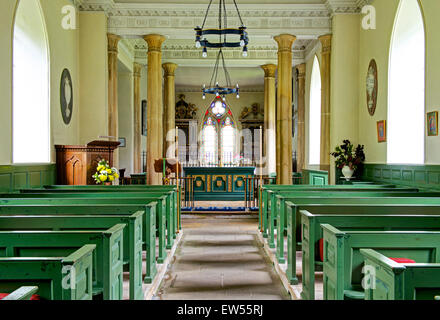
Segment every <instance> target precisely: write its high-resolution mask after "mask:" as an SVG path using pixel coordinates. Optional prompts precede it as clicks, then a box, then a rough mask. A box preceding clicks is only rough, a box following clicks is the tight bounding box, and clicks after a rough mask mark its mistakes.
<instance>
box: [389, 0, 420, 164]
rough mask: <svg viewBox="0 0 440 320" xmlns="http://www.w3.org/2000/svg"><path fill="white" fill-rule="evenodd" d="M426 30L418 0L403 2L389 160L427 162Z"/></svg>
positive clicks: (394, 55)
mask: <svg viewBox="0 0 440 320" xmlns="http://www.w3.org/2000/svg"><path fill="white" fill-rule="evenodd" d="M424 119H425V30H424V22H423V16H422V12H421V10H420V7H419V4H418V1H417V0H401V1H400V4H399V8H398V11H397V15H396V20H395V23H394V30H393V35H392V39H391V49H390V60H389V77H388V130H387V131H388V139H387V140H388V143H387V161H388V163H394V164H397V163H399V164H423V163H424V161H425V145H424V134H425V128H424V123H425V121H424Z"/></svg>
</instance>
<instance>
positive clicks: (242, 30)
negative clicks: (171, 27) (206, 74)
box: [194, 0, 249, 58]
mask: <svg viewBox="0 0 440 320" xmlns="http://www.w3.org/2000/svg"><path fill="white" fill-rule="evenodd" d="M225 1H226V0H220V1H219V14H218V29H205V24H206V20H207V18H208V14H209V9H210V8H211V5H212V2H213V0H210V1H209V5H208V9H207V10H206V14H205V18H204V20H203V24H202V26H201V27H200V26H198V27H196V28H195V29H194V30H195V31H196V47H197V48H201V47H203V55H202V56H203V57H204V58H206V57H207V56H208V49H207V48H239V47H242V48H243V56H244V57H247V54H248V48H247V45H248V44H249V38H248V34H247V32H246V27H245V25H244V23H243V20H242V18H241V15H240V11H239V10H238V6H237V3H236V1H235V0H233V2H234V5H235V9H236V10H237V15H238V18H239V19H240V23H241V26H240V27H239V28H235V29H234V28H228V17H227V13H226V3H225ZM209 35H218V36H219V38H220V39H219V41H218V42H210V41H208V40H207V39H206V37H205V36H209ZM228 35H229V36H235V37H237V38H238V36H239V37H240V40H239V41H235V42H231V41H228V39H227V38H228ZM202 37H203V39H202ZM237 40H238V39H237Z"/></svg>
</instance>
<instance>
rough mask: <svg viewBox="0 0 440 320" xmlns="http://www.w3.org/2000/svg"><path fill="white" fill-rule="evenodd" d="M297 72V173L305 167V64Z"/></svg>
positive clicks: (298, 67) (299, 66)
mask: <svg viewBox="0 0 440 320" xmlns="http://www.w3.org/2000/svg"><path fill="white" fill-rule="evenodd" d="M296 69H297V70H298V143H297V149H298V151H297V168H298V172H300V171H302V170H303V169H304V167H305V157H306V142H305V138H306V130H305V108H306V107H305V94H306V64H305V63H303V64H300V65H298V66H296Z"/></svg>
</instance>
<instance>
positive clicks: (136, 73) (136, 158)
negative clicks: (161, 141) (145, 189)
mask: <svg viewBox="0 0 440 320" xmlns="http://www.w3.org/2000/svg"><path fill="white" fill-rule="evenodd" d="M141 70H142V65H140V64H139V63H134V64H133V106H134V112H133V123H134V125H133V127H134V130H133V134H134V137H133V171H134V172H135V173H141V172H142V163H141V152H142V146H141V140H142V128H141V126H142V119H141V115H142V113H141V111H142V110H141V95H140V82H141Z"/></svg>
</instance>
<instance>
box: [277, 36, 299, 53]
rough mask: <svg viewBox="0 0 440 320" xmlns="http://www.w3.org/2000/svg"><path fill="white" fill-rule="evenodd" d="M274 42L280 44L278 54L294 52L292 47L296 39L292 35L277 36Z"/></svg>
mask: <svg viewBox="0 0 440 320" xmlns="http://www.w3.org/2000/svg"><path fill="white" fill-rule="evenodd" d="M274 40H275V41H276V42H277V44H278V52H284V51H289V52H292V45H293V43H294V42H295V40H296V37H295V36H293V35H291V34H280V35H278V36H275V37H274Z"/></svg>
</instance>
